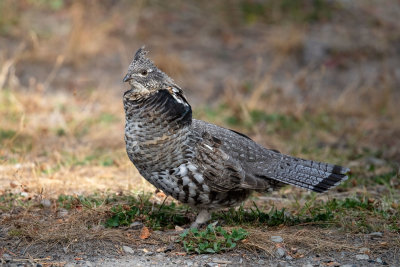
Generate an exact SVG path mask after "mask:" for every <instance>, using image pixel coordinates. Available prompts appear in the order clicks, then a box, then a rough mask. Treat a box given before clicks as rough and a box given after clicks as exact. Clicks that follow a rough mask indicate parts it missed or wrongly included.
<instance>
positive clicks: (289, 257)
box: [285, 255, 293, 261]
mask: <svg viewBox="0 0 400 267" xmlns="http://www.w3.org/2000/svg"><path fill="white" fill-rule="evenodd" d="M285 259H287V260H288V261H291V260H293V257H292V256H289V255H287V256H286V257H285Z"/></svg>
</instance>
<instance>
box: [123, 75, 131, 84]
mask: <svg viewBox="0 0 400 267" xmlns="http://www.w3.org/2000/svg"><path fill="white" fill-rule="evenodd" d="M129 80H132V77H131V75H130V74H127V75H125V77H124V79H123V80H122V81H123V82H124V83H125V82H127V81H129Z"/></svg>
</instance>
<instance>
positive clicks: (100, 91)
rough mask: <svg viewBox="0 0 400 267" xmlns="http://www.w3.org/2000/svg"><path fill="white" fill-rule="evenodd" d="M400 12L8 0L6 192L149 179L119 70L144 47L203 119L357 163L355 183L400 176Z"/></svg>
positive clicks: (126, 184) (239, 1)
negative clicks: (139, 168)
mask: <svg viewBox="0 0 400 267" xmlns="http://www.w3.org/2000/svg"><path fill="white" fill-rule="evenodd" d="M399 14H400V3H399V1H397V0H385V1H379V0H375V1H373V0H368V1H367V0H362V1H361V0H360V1H357V0H351V1H348V0H302V1H291V0H265V1H260V0H221V1H195V0H193V1H179V0H176V1H161V0H147V1H145V0H143V1H127V0H100V1H94V0H92V1H70V0H53V1H51V0H20V1H13V0H1V1H0V168H1V171H0V188H2V187H3V188H18V189H19V190H23V191H25V192H41V194H42V193H43V194H49V195H51V194H59V193H60V192H66V191H67V192H71V193H82V192H87V191H93V190H106V189H112V190H126V189H132V188H137V187H138V186H139V184H140V185H141V186H143V187H147V186H149V185H148V184H147V183H145V182H144V181H143V179H141V178H140V176H139V175H138V173H137V172H136V171H135V170H134V168H133V167H132V165H131V163H130V162H129V160H128V158H127V157H126V154H125V151H124V141H123V129H124V113H123V107H122V97H121V96H122V93H123V92H124V90H126V89H127V85H126V84H123V83H122V78H123V77H124V75H125V73H126V70H127V67H128V65H129V63H130V61H131V60H132V57H133V54H134V52H135V51H136V50H137V49H138V48H139V47H140V46H142V45H146V48H147V49H148V50H149V51H150V53H149V57H150V58H151V59H152V60H153V61H154V62H155V63H156V65H158V66H159V67H160V68H161V69H162V70H164V71H165V72H166V73H167V74H168V75H169V76H171V77H172V78H173V79H174V80H175V81H176V82H177V84H179V85H180V86H181V87H182V88H183V89H184V91H185V93H186V95H187V97H188V100H189V102H190V103H191V104H192V108H193V110H194V114H195V117H197V118H200V119H204V120H207V121H211V122H213V123H217V124H219V125H222V126H225V127H229V128H232V129H235V130H239V131H242V132H244V133H246V134H248V135H250V136H251V137H252V138H253V139H254V140H256V141H257V142H259V143H261V144H263V145H265V146H268V147H271V148H275V149H278V150H280V151H282V152H284V153H291V154H294V155H296V156H301V157H306V158H311V159H317V160H321V161H330V162H332V163H335V164H343V165H346V166H350V167H352V170H353V173H355V174H356V175H357V174H358V175H359V176H362V177H363V179H361V180H360V181H358V180H356V179H353V181H352V184H351V185H352V186H355V185H359V184H360V183H361V185H365V180H366V178H368V177H369V176H373V175H376V174H379V173H391V174H392V175H391V176H390V175H389V176H390V177H389V178H388V179H389V180H390V179H392V178H393V181H394V179H395V177H394V173H395V172H393V164H396V162H398V161H399V160H400V118H399V117H400V116H399V115H398V113H399V111H398V103H399V100H400V21H399ZM135 177H136V178H135ZM135 179H137V180H136V181H135ZM390 181H391V180H390ZM391 183H392V181H391ZM393 183H395V182H393ZM395 186H396V184H395ZM21 188H22V189H21ZM4 190H5V189H4ZM343 190H345V189H343ZM360 190H362V189H360Z"/></svg>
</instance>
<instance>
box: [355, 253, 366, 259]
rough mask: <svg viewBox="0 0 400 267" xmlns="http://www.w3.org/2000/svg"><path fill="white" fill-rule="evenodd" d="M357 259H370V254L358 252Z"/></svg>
mask: <svg viewBox="0 0 400 267" xmlns="http://www.w3.org/2000/svg"><path fill="white" fill-rule="evenodd" d="M356 259H357V260H369V256H368V255H367V254H357V255H356Z"/></svg>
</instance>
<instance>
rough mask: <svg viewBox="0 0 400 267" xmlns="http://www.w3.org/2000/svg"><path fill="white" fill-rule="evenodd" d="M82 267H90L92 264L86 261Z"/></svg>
mask: <svg viewBox="0 0 400 267" xmlns="http://www.w3.org/2000/svg"><path fill="white" fill-rule="evenodd" d="M83 266H84V267H92V266H93V264H92V263H91V262H90V261H86V262H85V264H84V265H83Z"/></svg>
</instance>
